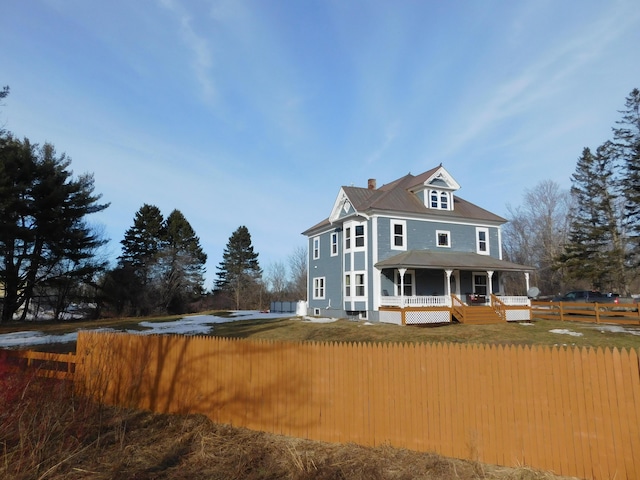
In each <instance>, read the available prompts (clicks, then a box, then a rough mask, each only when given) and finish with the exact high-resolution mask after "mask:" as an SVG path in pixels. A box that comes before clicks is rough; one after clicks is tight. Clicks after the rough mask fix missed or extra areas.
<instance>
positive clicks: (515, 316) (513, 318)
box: [507, 308, 531, 322]
mask: <svg viewBox="0 0 640 480" xmlns="http://www.w3.org/2000/svg"><path fill="white" fill-rule="evenodd" d="M523 320H531V310H529V309H528V308H527V309H522V310H507V322H521V321H523Z"/></svg>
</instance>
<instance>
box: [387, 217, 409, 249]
mask: <svg viewBox="0 0 640 480" xmlns="http://www.w3.org/2000/svg"><path fill="white" fill-rule="evenodd" d="M406 235H407V222H405V221H404V220H391V250H406V249H407V238H406Z"/></svg>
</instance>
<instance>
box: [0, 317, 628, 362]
mask: <svg viewBox="0 0 640 480" xmlns="http://www.w3.org/2000/svg"><path fill="white" fill-rule="evenodd" d="M209 313H210V314H212V315H216V316H222V317H224V316H228V315H229V312H209ZM180 318H182V317H179V316H178V317H177V316H171V317H152V318H144V319H142V318H120V319H105V320H99V321H91V322H69V323H40V322H39V323H33V322H29V323H24V324H9V325H3V326H0V335H1V334H4V333H10V332H16V331H25V330H37V331H41V332H44V333H47V334H52V335H60V334H64V333H69V332H74V331H77V330H79V329H96V328H113V329H116V330H144V327H142V326H140V325H139V324H140V322H141V321H143V320H144V321H146V322H166V321H175V320H177V319H180ZM238 318H240V320H237V321H234V322H228V323H220V324H215V325H214V326H213V328H212V330H211V332H210V333H209V335H212V336H221V337H231V338H253V339H268V340H283V341H317V342H339V341H342V342H399V343H428V342H431V343H435V342H452V343H483V344H491V345H549V346H553V345H566V346H578V347H616V348H627V349H628V348H635V349H638V348H640V335H638V334H640V327H635V333H636V334H635V335H634V334H632V333H629V332H631V331H634V330H633V329H631V328H629V330H628V331H626V332H625V331H624V330H623V329H622V328H621V327H618V326H615V325H605V324H599V325H596V324H594V323H583V322H559V321H553V320H534V321H532V322H523V323H514V322H511V323H508V324H496V325H462V324H449V325H440V326H404V327H403V326H397V325H392V324H384V323H369V322H363V321H352V320H346V319H341V320H337V321H335V322H330V323H316V322H312V321H304V320H301V319H300V318H279V319H258V320H241V318H242V317H238ZM558 331H560V332H563V333H559V332H558ZM32 348H33V349H36V350H43V351H58V352H69V351H75V343H69V344H64V345H58V344H50V345H39V346H34V347H32Z"/></svg>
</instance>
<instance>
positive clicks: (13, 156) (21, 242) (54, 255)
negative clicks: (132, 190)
mask: <svg viewBox="0 0 640 480" xmlns="http://www.w3.org/2000/svg"><path fill="white" fill-rule="evenodd" d="M70 164H71V160H70V159H68V158H67V157H66V155H64V154H62V155H57V154H56V151H55V148H54V147H53V145H51V144H48V143H45V144H44V145H43V146H42V147H39V146H38V145H35V144H32V143H30V142H29V140H27V139H25V140H23V141H20V140H17V139H15V138H14V137H13V136H12V135H10V134H8V133H1V134H0V284H2V285H3V287H4V299H3V302H2V317H1V319H2V321H3V322H6V321H9V320H11V319H12V318H13V317H14V314H15V313H16V312H17V311H18V310H19V309H21V308H22V317H21V318H22V319H23V320H24V319H25V318H26V315H27V312H28V310H29V306H30V302H31V301H32V299H33V297H34V293H35V292H36V291H37V290H40V291H41V292H45V293H46V292H47V291H51V290H52V289H56V288H57V287H58V286H60V285H64V288H65V289H67V288H68V287H69V285H70V283H69V282H70V281H71V280H73V281H78V282H79V281H90V280H91V279H92V276H93V275H94V274H95V273H96V272H97V271H99V270H101V269H102V268H103V267H104V263H103V262H99V261H96V260H95V254H96V250H97V249H98V248H99V247H101V246H102V245H104V244H105V243H106V242H107V240H105V239H103V238H102V237H101V236H100V235H99V234H98V233H96V232H95V231H94V230H93V229H92V228H91V227H90V226H89V225H88V224H87V222H86V220H85V219H86V216H87V215H90V214H92V213H97V212H100V211H102V210H104V209H105V208H107V207H108V204H100V203H98V201H99V200H100V198H101V195H96V194H95V193H94V181H93V176H92V175H89V174H84V175H81V176H79V177H77V178H73V177H72V172H71V170H70V169H69V166H70ZM58 294H59V292H56V293H55V295H56V296H58Z"/></svg>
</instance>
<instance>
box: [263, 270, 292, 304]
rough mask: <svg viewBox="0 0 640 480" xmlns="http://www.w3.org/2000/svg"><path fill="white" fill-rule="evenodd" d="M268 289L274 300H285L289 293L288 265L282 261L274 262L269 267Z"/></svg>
mask: <svg viewBox="0 0 640 480" xmlns="http://www.w3.org/2000/svg"><path fill="white" fill-rule="evenodd" d="M266 277H267V278H266V280H267V285H268V289H269V291H270V292H271V295H272V296H273V298H274V300H284V299H285V298H284V297H285V295H286V293H287V283H288V282H287V267H286V266H285V264H284V263H282V262H279V261H278V262H274V263H272V264H271V265H269V267H268V268H267V275H266Z"/></svg>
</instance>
